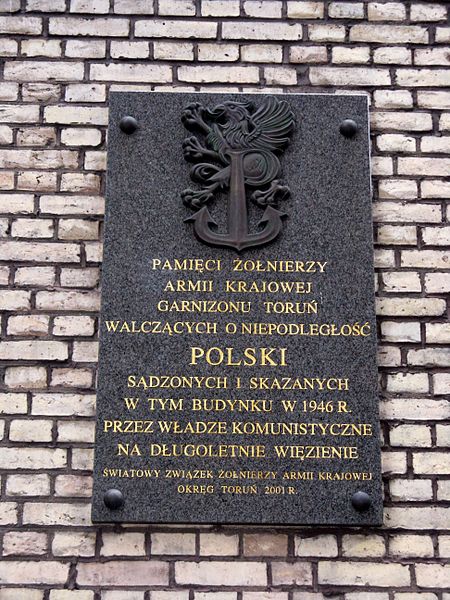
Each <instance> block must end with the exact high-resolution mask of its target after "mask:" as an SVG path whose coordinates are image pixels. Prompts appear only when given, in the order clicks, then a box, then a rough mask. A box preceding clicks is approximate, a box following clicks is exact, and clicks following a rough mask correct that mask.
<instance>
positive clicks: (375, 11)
mask: <svg viewBox="0 0 450 600" xmlns="http://www.w3.org/2000/svg"><path fill="white" fill-rule="evenodd" d="M367 16H368V19H369V21H404V20H405V19H406V7H405V5H404V4H403V3H402V2H369V4H368V5H367Z"/></svg>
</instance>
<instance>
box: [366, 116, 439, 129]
mask: <svg viewBox="0 0 450 600" xmlns="http://www.w3.org/2000/svg"><path fill="white" fill-rule="evenodd" d="M370 122H371V125H372V127H373V128H374V129H376V130H380V129H381V130H386V129H397V130H401V131H405V130H406V131H428V130H431V129H432V128H433V123H432V120H431V115H430V114H428V113H420V112H414V113H405V112H376V113H373V114H372V116H371V121H370Z"/></svg>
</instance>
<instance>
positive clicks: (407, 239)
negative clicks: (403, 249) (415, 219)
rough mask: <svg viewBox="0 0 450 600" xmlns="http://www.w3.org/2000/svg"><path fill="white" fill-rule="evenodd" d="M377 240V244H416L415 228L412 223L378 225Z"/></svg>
mask: <svg viewBox="0 0 450 600" xmlns="http://www.w3.org/2000/svg"><path fill="white" fill-rule="evenodd" d="M377 241H378V243H379V244H387V245H391V244H395V245H397V244H398V245H401V246H407V245H412V246H415V245H416V244H417V230H416V227H415V226H414V225H399V226H397V225H380V226H379V227H378V236H377Z"/></svg>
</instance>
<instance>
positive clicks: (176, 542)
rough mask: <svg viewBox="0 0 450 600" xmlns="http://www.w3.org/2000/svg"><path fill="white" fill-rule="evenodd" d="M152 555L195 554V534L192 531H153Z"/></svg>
mask: <svg viewBox="0 0 450 600" xmlns="http://www.w3.org/2000/svg"><path fill="white" fill-rule="evenodd" d="M151 544H152V545H151V552H152V555H158V554H175V555H185V554H195V535H194V534H192V533H152V535H151Z"/></svg>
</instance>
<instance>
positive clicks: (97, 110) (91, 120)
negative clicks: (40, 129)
mask: <svg viewBox="0 0 450 600" xmlns="http://www.w3.org/2000/svg"><path fill="white" fill-rule="evenodd" d="M44 121H45V122H46V123H61V124H63V125H70V124H74V125H106V124H107V122H108V112H107V110H106V108H103V107H97V106H77V107H73V106H46V107H45V109H44Z"/></svg>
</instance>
